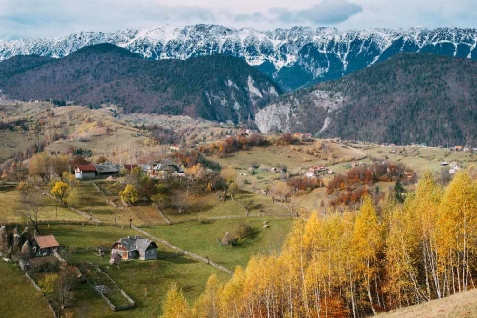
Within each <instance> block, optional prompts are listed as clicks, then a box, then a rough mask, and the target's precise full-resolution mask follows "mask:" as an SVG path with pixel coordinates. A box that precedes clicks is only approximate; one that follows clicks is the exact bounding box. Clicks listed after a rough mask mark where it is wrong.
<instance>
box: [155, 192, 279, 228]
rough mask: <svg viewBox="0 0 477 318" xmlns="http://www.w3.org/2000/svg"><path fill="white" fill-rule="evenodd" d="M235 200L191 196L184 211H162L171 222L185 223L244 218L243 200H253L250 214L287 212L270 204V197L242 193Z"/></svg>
mask: <svg viewBox="0 0 477 318" xmlns="http://www.w3.org/2000/svg"><path fill="white" fill-rule="evenodd" d="M235 197H236V200H237V201H233V200H232V199H230V198H229V199H227V200H225V201H224V202H223V201H219V200H218V199H217V196H216V194H215V193H211V194H209V195H206V196H193V197H191V198H190V200H189V205H188V207H187V208H186V210H185V211H184V212H182V213H179V212H178V211H177V209H175V208H174V207H168V208H167V209H164V210H163V212H164V213H165V215H166V216H167V217H168V218H169V219H170V220H171V221H172V222H173V223H180V222H187V221H195V220H198V219H205V218H213V217H218V216H246V214H247V212H246V210H245V209H244V208H243V207H242V206H241V205H240V202H243V201H244V200H249V199H251V200H253V204H252V206H251V210H250V213H253V214H257V213H259V211H260V210H262V211H265V212H266V213H273V214H280V215H282V214H286V213H288V211H287V210H286V209H285V208H284V207H282V206H280V205H277V204H274V203H273V202H272V199H271V198H270V197H267V196H264V195H261V194H255V193H250V192H245V191H242V192H240V193H238V194H236V196H235Z"/></svg>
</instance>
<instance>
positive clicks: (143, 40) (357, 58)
mask: <svg viewBox="0 0 477 318" xmlns="http://www.w3.org/2000/svg"><path fill="white" fill-rule="evenodd" d="M99 43H111V44H115V45H117V46H120V47H123V48H126V49H128V50H130V51H132V52H135V53H139V54H141V55H142V56H143V57H145V58H149V59H188V58H190V57H195V56H204V55H212V54H226V55H231V56H235V57H241V58H244V59H245V60H246V61H247V63H248V64H250V65H253V66H256V67H258V68H259V69H260V70H261V71H263V72H265V73H266V74H268V75H270V76H272V77H273V78H274V79H275V81H276V82H278V83H279V84H280V85H281V86H282V87H284V88H285V89H295V88H299V87H303V86H307V85H310V84H312V83H316V82H320V81H324V80H329V79H336V78H339V77H341V76H343V75H346V74H348V73H350V72H353V71H355V70H358V69H362V68H364V67H367V66H369V65H372V64H374V63H376V62H378V61H383V60H386V59H388V58H389V57H391V56H393V55H395V54H397V53H400V52H424V53H435V54H442V55H448V56H454V57H460V58H471V59H477V50H476V47H477V29H458V28H438V29H427V28H411V29H407V30H401V29H399V30H393V29H369V30H352V31H339V30H337V29H335V28H318V29H312V28H308V27H293V28H291V29H276V30H273V31H257V30H254V29H250V28H243V29H233V28H227V27H223V26H220V25H204V24H197V25H190V26H185V27H169V26H163V27H158V28H152V29H147V30H134V29H126V30H121V31H117V32H110V33H104V32H79V33H74V34H71V35H68V36H65V37H60V38H41V39H21V40H14V41H0V61H1V60H5V59H8V58H10V57H12V56H15V55H33V54H35V55H40V56H48V57H55V58H60V57H64V56H66V55H68V54H70V53H72V52H75V51H77V50H78V49H80V48H83V47H85V46H90V45H95V44H99Z"/></svg>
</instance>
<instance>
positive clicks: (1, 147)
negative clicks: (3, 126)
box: [0, 131, 37, 160]
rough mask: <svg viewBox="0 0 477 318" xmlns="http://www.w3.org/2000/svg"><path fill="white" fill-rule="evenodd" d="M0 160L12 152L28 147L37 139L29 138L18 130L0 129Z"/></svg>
mask: <svg viewBox="0 0 477 318" xmlns="http://www.w3.org/2000/svg"><path fill="white" fill-rule="evenodd" d="M0 138H1V140H2V141H1V144H0V160H4V159H7V158H10V157H11V156H12V155H13V154H15V153H17V152H20V151H23V150H25V149H28V148H29V147H31V146H33V145H34V144H35V143H37V140H35V139H30V140H27V137H26V135H25V134H24V133H21V132H18V131H0Z"/></svg>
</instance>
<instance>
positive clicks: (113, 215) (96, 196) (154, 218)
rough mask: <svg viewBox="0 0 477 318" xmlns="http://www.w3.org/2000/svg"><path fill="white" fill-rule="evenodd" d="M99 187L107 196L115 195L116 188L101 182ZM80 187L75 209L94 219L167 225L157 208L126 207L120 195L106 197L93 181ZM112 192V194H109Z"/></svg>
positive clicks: (143, 206) (147, 206) (146, 205)
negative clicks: (112, 203)
mask: <svg viewBox="0 0 477 318" xmlns="http://www.w3.org/2000/svg"><path fill="white" fill-rule="evenodd" d="M98 185H99V186H100V187H101V188H103V189H105V190H106V193H107V194H113V193H115V192H116V191H114V190H113V189H116V187H115V186H114V185H113V184H111V185H109V184H108V183H106V182H100V183H98ZM77 187H78V198H77V200H75V201H76V202H77V204H75V205H74V206H75V208H77V209H79V210H81V211H84V212H86V213H90V214H92V215H93V216H94V217H96V218H98V219H100V220H102V221H104V222H106V223H109V224H114V222H115V221H116V224H118V225H129V220H130V219H133V223H134V225H137V226H143V225H161V224H166V222H165V220H164V218H162V217H161V216H160V215H159V213H158V211H157V208H156V207H154V206H151V205H150V204H147V203H144V204H142V203H141V204H140V205H137V206H133V207H125V206H123V205H122V203H121V202H120V200H119V196H118V193H119V191H117V192H118V193H116V194H115V195H110V196H104V195H102V194H101V193H100V192H99V191H98V189H97V188H96V187H95V186H94V185H93V183H92V182H91V181H82V182H80V184H79V185H78V186H77ZM109 192H111V193H109ZM108 200H111V201H113V202H114V203H115V204H116V205H117V207H114V206H113V205H110V204H109V203H108Z"/></svg>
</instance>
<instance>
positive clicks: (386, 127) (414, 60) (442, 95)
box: [275, 53, 477, 146]
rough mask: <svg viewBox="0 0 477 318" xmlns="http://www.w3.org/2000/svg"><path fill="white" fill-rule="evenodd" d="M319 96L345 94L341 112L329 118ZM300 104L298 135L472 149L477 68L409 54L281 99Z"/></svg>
mask: <svg viewBox="0 0 477 318" xmlns="http://www.w3.org/2000/svg"><path fill="white" fill-rule="evenodd" d="M316 90H323V91H328V92H331V93H332V94H331V95H333V94H337V93H339V94H341V95H342V96H343V97H344V98H345V102H344V105H343V107H342V108H341V109H339V110H337V111H333V112H328V113H326V112H325V111H323V109H322V108H319V107H316V106H315V105H314V104H313V103H312V99H311V98H310V96H311V93H312V92H314V91H316ZM293 99H295V100H298V101H299V102H300V106H299V107H295V112H297V113H298V116H297V117H298V118H301V119H302V120H301V121H300V125H295V127H293V128H294V129H295V130H307V131H309V132H313V133H317V132H319V131H320V129H321V128H322V126H323V122H324V118H325V117H330V119H331V121H330V125H329V127H328V129H327V130H326V131H324V132H323V133H322V134H321V135H322V136H339V137H342V138H346V139H352V140H363V141H371V142H388V143H396V144H410V143H427V144H428V145H433V146H439V145H442V146H444V145H446V144H450V145H458V144H459V145H472V144H474V143H475V142H476V141H477V140H476V136H477V125H476V123H477V62H476V61H473V60H468V59H460V58H449V57H444V56H437V55H432V54H422V53H418V54H415V53H405V54H399V55H397V56H394V57H392V58H391V59H389V60H387V61H385V62H381V63H378V64H376V65H374V66H371V67H368V68H366V69H363V70H360V71H358V72H356V73H353V74H351V75H348V76H346V77H343V78H341V79H339V80H336V81H330V82H326V83H320V84H318V85H315V86H313V87H310V88H306V89H302V90H298V91H295V92H293V93H290V94H286V95H283V96H282V97H279V98H278V100H275V102H282V103H283V102H284V101H285V102H287V100H293Z"/></svg>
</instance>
